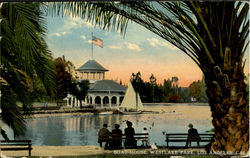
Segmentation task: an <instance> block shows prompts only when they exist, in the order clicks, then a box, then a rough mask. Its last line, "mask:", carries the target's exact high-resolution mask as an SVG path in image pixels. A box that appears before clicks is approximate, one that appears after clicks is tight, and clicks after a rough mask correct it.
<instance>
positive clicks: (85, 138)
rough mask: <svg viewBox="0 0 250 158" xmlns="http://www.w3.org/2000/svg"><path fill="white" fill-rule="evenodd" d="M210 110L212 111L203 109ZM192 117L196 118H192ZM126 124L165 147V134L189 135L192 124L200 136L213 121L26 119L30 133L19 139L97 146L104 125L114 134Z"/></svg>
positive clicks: (89, 117)
mask: <svg viewBox="0 0 250 158" xmlns="http://www.w3.org/2000/svg"><path fill="white" fill-rule="evenodd" d="M204 110H209V108H207V109H204ZM192 115H193V114H192ZM126 120H130V121H132V122H133V127H134V128H135V131H136V132H137V133H140V132H141V131H142V129H143V127H147V128H148V132H149V138H150V142H151V143H152V142H157V144H158V145H165V137H164V135H163V134H162V132H163V131H165V132H167V133H171V132H185V133H186V132H187V130H188V128H187V124H188V123H190V122H192V123H193V124H194V125H195V128H197V129H198V131H199V132H200V133H204V132H205V131H207V130H209V129H211V128H212V125H211V118H210V119H193V118H192V117H190V116H189V115H185V114H184V113H183V114H180V115H178V114H176V115H171V114H141V115H106V116H105V115H84V116H64V117H49V118H34V119H27V132H26V133H25V135H24V136H20V137H19V138H18V139H31V140H32V144H34V145H54V146H58V145H98V143H97V133H98V130H99V129H100V128H101V127H102V125H103V124H104V123H107V124H108V129H109V130H110V131H111V130H112V129H113V125H114V124H115V123H118V124H120V125H121V127H120V129H122V131H124V129H125V128H126V123H125V121H126Z"/></svg>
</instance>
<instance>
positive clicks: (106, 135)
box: [98, 123, 111, 147]
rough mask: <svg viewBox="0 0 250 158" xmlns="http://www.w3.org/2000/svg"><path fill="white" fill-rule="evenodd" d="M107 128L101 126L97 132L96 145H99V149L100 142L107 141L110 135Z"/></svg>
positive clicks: (104, 125)
mask: <svg viewBox="0 0 250 158" xmlns="http://www.w3.org/2000/svg"><path fill="white" fill-rule="evenodd" d="M107 127H108V125H107V124H106V123H105V124H103V128H102V129H100V130H99V132H98V143H99V144H100V147H102V142H105V139H108V138H109V135H110V134H111V133H110V132H109V130H108V129H107ZM107 145H108V143H107V142H106V144H105V147H107Z"/></svg>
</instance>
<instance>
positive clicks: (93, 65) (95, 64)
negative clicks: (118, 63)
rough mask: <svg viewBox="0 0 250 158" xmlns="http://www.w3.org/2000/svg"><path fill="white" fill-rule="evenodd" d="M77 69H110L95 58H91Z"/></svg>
mask: <svg viewBox="0 0 250 158" xmlns="http://www.w3.org/2000/svg"><path fill="white" fill-rule="evenodd" d="M76 70H77V71H103V72H104V71H109V70H108V69H105V68H104V67H103V66H102V65H101V64H99V63H98V62H97V61H95V60H89V61H87V62H86V63H85V64H83V65H82V66H80V67H79V68H78V69H76Z"/></svg>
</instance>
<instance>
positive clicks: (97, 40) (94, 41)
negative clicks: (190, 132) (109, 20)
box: [92, 36, 103, 47]
mask: <svg viewBox="0 0 250 158" xmlns="http://www.w3.org/2000/svg"><path fill="white" fill-rule="evenodd" d="M92 43H93V44H95V45H97V46H99V47H103V45H102V40H101V39H100V38H97V37H95V36H93V37H92Z"/></svg>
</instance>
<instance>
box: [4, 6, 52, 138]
mask: <svg viewBox="0 0 250 158" xmlns="http://www.w3.org/2000/svg"><path fill="white" fill-rule="evenodd" d="M0 5H1V14H0V18H1V19H2V21H1V33H0V35H1V37H2V39H1V61H0V62H1V63H0V64H1V66H0V71H1V72H0V75H1V94H2V96H1V110H2V113H1V116H2V121H3V122H5V123H6V124H8V125H9V126H10V127H11V128H12V129H13V132H14V136H17V135H19V134H21V133H23V132H24V131H25V121H24V117H23V115H22V114H21V112H20V108H19V107H18V105H17V102H21V103H22V109H23V110H24V112H25V113H26V114H28V113H29V112H30V109H31V105H32V104H31V103H32V92H33V91H34V85H33V83H34V82H33V80H35V79H37V78H39V79H40V81H41V83H42V84H43V86H44V88H45V90H46V93H47V95H49V96H53V94H54V90H55V76H54V65H53V61H52V56H51V53H50V51H49V50H48V48H47V45H46V42H45V40H44V38H45V34H46V28H45V21H44V15H43V13H42V11H41V10H40V9H41V8H42V7H44V6H43V4H41V3H1V4H0ZM1 133H4V131H3V132H2V130H1Z"/></svg>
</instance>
